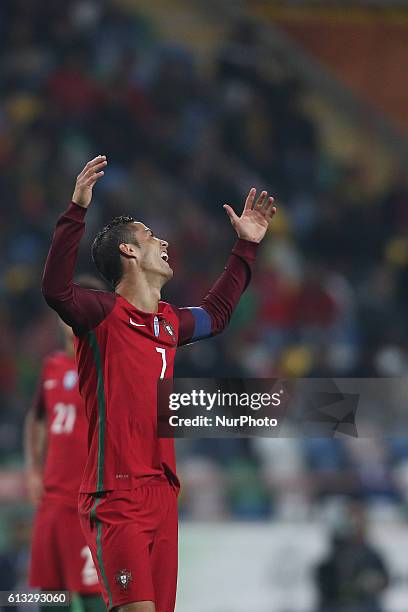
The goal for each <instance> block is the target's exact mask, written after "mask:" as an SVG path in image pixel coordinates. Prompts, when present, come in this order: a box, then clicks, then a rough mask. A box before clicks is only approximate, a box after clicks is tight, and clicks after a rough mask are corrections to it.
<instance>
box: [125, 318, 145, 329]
mask: <svg viewBox="0 0 408 612" xmlns="http://www.w3.org/2000/svg"><path fill="white" fill-rule="evenodd" d="M129 323H130V324H131V325H134V326H135V327H146V323H135V322H134V321H133V319H129Z"/></svg>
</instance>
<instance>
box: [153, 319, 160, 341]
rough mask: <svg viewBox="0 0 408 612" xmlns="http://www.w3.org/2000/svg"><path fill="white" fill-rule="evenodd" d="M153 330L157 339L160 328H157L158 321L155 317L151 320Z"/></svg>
mask: <svg viewBox="0 0 408 612" xmlns="http://www.w3.org/2000/svg"><path fill="white" fill-rule="evenodd" d="M153 328H154V335H155V336H156V338H158V337H159V334H160V327H159V319H158V318H157V317H154V319H153Z"/></svg>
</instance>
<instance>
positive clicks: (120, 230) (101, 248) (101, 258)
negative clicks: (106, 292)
mask: <svg viewBox="0 0 408 612" xmlns="http://www.w3.org/2000/svg"><path fill="white" fill-rule="evenodd" d="M135 221H136V219H134V218H133V217H130V216H128V215H126V216H124V215H121V216H120V217H115V218H114V219H112V221H111V222H110V223H108V225H105V227H104V228H102V229H101V231H100V232H98V234H97V235H96V238H95V240H94V241H93V243H92V259H93V262H94V264H95V265H96V267H97V269H98V272H99V274H101V276H103V278H104V279H105V280H106V281H107V282H108V283H110V284H111V285H112V286H113V287H116V285H117V284H118V282H119V281H120V279H121V277H122V264H121V259H120V250H119V245H120V244H122V243H123V242H132V243H133V244H137V242H136V241H135V234H134V232H132V231H131V230H130V228H129V224H130V223H135Z"/></svg>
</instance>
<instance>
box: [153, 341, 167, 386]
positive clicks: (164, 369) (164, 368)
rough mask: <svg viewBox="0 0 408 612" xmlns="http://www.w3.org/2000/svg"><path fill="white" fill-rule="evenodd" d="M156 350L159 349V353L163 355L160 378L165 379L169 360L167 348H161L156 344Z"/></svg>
mask: <svg viewBox="0 0 408 612" xmlns="http://www.w3.org/2000/svg"><path fill="white" fill-rule="evenodd" d="M156 351H157V352H158V353H160V355H161V357H162V369H161V372H160V380H163V378H164V373H165V371H166V368H167V361H166V349H164V348H160V347H158V346H156Z"/></svg>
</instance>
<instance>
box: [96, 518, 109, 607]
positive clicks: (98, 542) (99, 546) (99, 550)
mask: <svg viewBox="0 0 408 612" xmlns="http://www.w3.org/2000/svg"><path fill="white" fill-rule="evenodd" d="M96 526H97V527H96V528H97V533H96V556H97V557H98V563H99V567H100V569H101V575H102V580H103V583H104V586H105V589H106V591H107V593H108V599H109V609H110V608H112V593H111V590H110V588H109V583H108V579H107V577H106V571H105V566H104V564H103V559H102V542H101V538H102V523H101V521H99V520H98V519H96Z"/></svg>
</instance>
